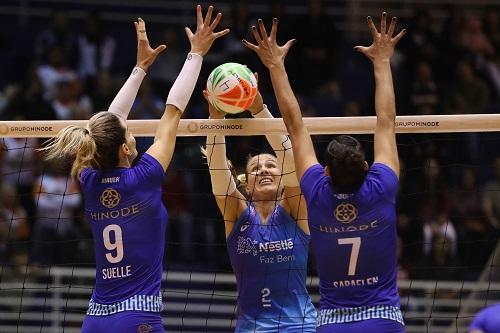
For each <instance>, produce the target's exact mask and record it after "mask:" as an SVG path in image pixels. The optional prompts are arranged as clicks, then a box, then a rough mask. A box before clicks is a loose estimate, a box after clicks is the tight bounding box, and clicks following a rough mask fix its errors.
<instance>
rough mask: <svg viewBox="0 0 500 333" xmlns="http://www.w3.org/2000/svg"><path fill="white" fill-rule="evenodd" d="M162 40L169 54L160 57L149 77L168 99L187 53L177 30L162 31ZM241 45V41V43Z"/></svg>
mask: <svg viewBox="0 0 500 333" xmlns="http://www.w3.org/2000/svg"><path fill="white" fill-rule="evenodd" d="M160 40H161V42H162V43H165V44H166V45H167V49H168V51H167V52H168V54H167V55H160V56H159V57H158V58H157V59H156V61H155V62H154V64H153V65H152V66H151V69H150V70H149V75H148V76H149V77H150V78H151V81H152V83H153V85H154V87H156V89H157V90H156V92H157V93H158V94H161V95H160V96H161V97H162V98H163V99H166V97H167V94H168V92H169V90H170V87H171V86H172V84H173V83H174V81H175V79H176V78H177V75H179V71H180V70H181V68H182V65H183V64H184V61H185V60H186V52H185V51H184V49H183V48H182V47H181V46H180V45H179V38H178V36H177V33H176V30H175V29H173V28H165V29H164V30H163V31H162V34H161V37H160ZM240 43H241V41H240Z"/></svg>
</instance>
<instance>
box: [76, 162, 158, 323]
mask: <svg viewBox="0 0 500 333" xmlns="http://www.w3.org/2000/svg"><path fill="white" fill-rule="evenodd" d="M163 176H164V170H163V167H162V166H161V164H160V163H159V162H158V161H157V160H156V159H155V158H153V157H152V156H151V155H148V154H144V155H143V156H142V157H141V158H140V160H139V161H138V163H137V164H136V165H135V166H134V167H132V168H114V169H112V170H108V171H99V170H94V169H90V168H87V169H84V170H83V171H82V172H81V174H80V182H81V186H82V192H83V195H84V202H85V215H86V217H87V220H88V221H89V222H90V225H91V227H92V234H93V237H94V250H95V256H96V269H97V270H96V283H95V288H94V291H93V293H92V298H91V300H90V303H89V309H88V311H87V314H88V315H94V316H102V315H110V314H113V313H117V312H122V311H127V310H133V311H151V312H160V311H161V308H162V301H161V294H160V286H161V278H162V273H163V252H164V248H165V232H166V226H167V219H168V215H167V210H166V209H165V207H164V205H163V203H162V201H161V193H162V192H161V191H162V190H161V184H162V180H163Z"/></svg>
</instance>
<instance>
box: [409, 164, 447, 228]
mask: <svg viewBox="0 0 500 333" xmlns="http://www.w3.org/2000/svg"><path fill="white" fill-rule="evenodd" d="M424 165H425V168H424V171H423V174H419V175H418V177H417V178H416V179H412V180H411V183H409V184H408V192H409V193H410V194H412V196H413V197H414V207H415V208H416V212H415V213H416V214H418V215H419V216H420V218H421V219H422V220H426V219H427V218H430V217H432V216H436V215H437V214H438V212H440V211H444V212H447V211H449V208H450V189H449V186H448V183H447V182H446V181H445V177H444V176H443V175H442V170H441V165H440V163H439V161H438V160H437V159H436V158H429V159H427V160H426V161H425V162H424ZM412 215H413V214H412Z"/></svg>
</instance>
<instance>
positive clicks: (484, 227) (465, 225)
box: [452, 167, 493, 271]
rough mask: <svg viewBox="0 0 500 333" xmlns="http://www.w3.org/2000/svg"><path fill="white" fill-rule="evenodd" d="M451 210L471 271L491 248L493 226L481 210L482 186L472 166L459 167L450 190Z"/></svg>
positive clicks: (479, 265)
mask: <svg viewBox="0 0 500 333" xmlns="http://www.w3.org/2000/svg"><path fill="white" fill-rule="evenodd" d="M452 212H453V217H454V219H455V221H456V222H457V226H458V229H459V233H460V236H459V238H460V239H461V240H462V242H461V244H460V249H461V256H462V258H463V260H464V262H465V264H467V265H473V266H475V267H474V268H471V270H476V271H478V270H479V271H481V269H482V267H481V265H482V264H484V263H485V262H486V260H487V259H488V257H489V255H490V252H491V250H492V244H491V242H490V241H491V238H492V236H493V235H492V228H491V226H490V225H489V224H488V222H487V220H486V218H485V216H484V212H483V210H482V189H481V187H480V186H479V184H478V182H477V174H476V171H475V170H474V169H473V168H472V167H463V168H462V177H461V184H460V186H459V187H458V188H456V189H455V190H454V191H453V192H452Z"/></svg>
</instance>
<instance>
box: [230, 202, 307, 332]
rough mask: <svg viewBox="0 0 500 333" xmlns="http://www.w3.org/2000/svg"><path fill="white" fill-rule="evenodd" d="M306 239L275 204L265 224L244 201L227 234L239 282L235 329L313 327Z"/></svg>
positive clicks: (267, 329) (274, 330)
mask: <svg viewBox="0 0 500 333" xmlns="http://www.w3.org/2000/svg"><path fill="white" fill-rule="evenodd" d="M309 239H310V237H309V235H306V234H305V233H304V232H303V231H302V230H301V229H300V228H299V226H298V225H297V223H296V222H295V221H294V220H293V218H292V217H291V216H290V215H289V214H288V213H287V212H286V211H285V209H283V207H281V206H280V205H277V206H276V208H275V209H274V211H273V213H272V214H271V216H270V217H269V219H268V221H267V222H266V223H265V224H263V223H261V220H260V217H259V214H258V213H257V211H256V210H255V207H254V206H253V205H252V204H249V205H248V207H247V209H246V210H245V211H244V213H243V214H242V215H241V217H240V218H239V219H238V221H237V222H236V223H235V225H234V227H233V230H232V232H231V234H230V235H229V237H228V238H227V248H228V252H229V257H230V259H231V265H232V267H233V270H234V273H235V275H236V281H237V284H238V321H237V323H236V332H290V333H292V332H293V333H296V332H315V330H316V310H315V309H314V306H313V305H312V303H311V299H310V298H309V294H308V293H307V290H306V275H307V252H308V245H309Z"/></svg>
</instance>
